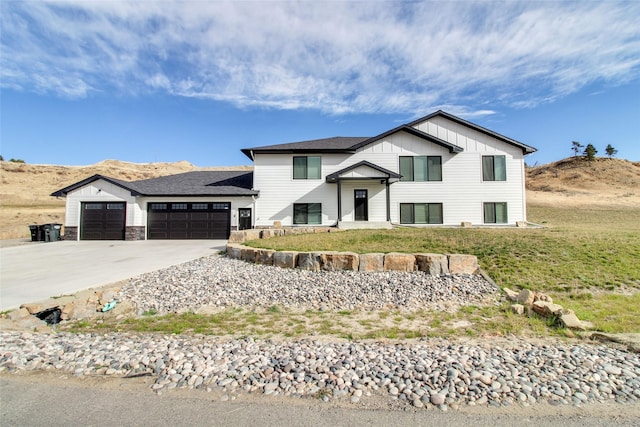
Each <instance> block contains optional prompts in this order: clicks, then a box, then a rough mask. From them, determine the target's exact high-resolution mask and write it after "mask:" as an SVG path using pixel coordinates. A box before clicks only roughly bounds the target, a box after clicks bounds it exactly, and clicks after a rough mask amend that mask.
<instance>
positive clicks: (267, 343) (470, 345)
mask: <svg viewBox="0 0 640 427" xmlns="http://www.w3.org/2000/svg"><path fill="white" fill-rule="evenodd" d="M496 292H497V290H496V289H495V288H494V287H493V286H492V285H490V284H489V283H487V282H486V281H485V280H483V279H482V278H480V277H475V276H455V277H452V276H428V275H425V274H422V273H399V272H384V273H366V274H365V273H353V272H319V273H312V272H308V271H302V270H285V269H279V268H275V267H267V266H260V265H253V264H247V263H244V262H242V261H237V260H230V259H227V258H225V257H223V256H212V257H207V258H202V259H199V260H195V261H193V262H188V263H185V264H181V265H178V266H174V267H171V268H168V269H164V270H160V271H157V272H154V273H149V274H145V275H143V276H140V277H137V278H134V279H131V280H130V281H129V282H128V283H127V284H126V285H125V286H123V288H122V292H121V294H120V296H119V298H120V299H127V300H131V301H133V302H135V303H136V304H137V305H138V307H139V308H140V309H141V310H150V309H154V310H157V311H158V313H170V312H177V311H189V310H195V309H197V308H198V307H200V306H202V305H214V306H220V307H228V306H271V305H273V304H277V305H283V306H291V307H310V308H326V309H330V310H336V309H337V310H341V309H351V308H371V309H383V308H387V307H389V306H392V307H396V308H408V309H413V308H428V309H437V308H438V307H450V306H451V304H458V305H460V304H478V303H481V302H483V301H485V302H486V301H487V300H488V301H494V300H495V297H496ZM30 370H47V371H49V370H52V371H62V372H66V373H69V374H72V375H75V376H79V377H83V376H92V375H104V376H116V377H123V376H137V375H149V376H151V377H152V378H153V384H152V385H151V388H152V389H153V390H154V391H156V392H157V393H162V392H164V391H166V390H171V389H175V388H193V389H198V390H204V391H212V392H216V393H218V394H219V395H220V396H221V399H223V400H226V399H234V398H235V396H237V395H238V394H240V393H253V394H263V395H275V396H291V397H309V398H316V399H322V400H325V401H329V400H333V399H343V400H346V401H350V402H351V403H353V404H358V403H365V402H366V401H367V399H369V398H371V396H378V397H379V396H380V395H382V396H384V397H386V398H387V401H388V402H390V403H392V402H398V403H404V404H405V405H413V406H414V407H416V408H423V407H434V406H435V407H439V408H440V409H443V410H446V409H448V408H456V407H458V406H459V405H493V406H508V405H514V404H520V405H531V404H535V403H538V402H549V403H552V404H573V405H582V404H585V403H589V402H612V401H615V402H619V403H634V402H635V403H637V401H638V400H640V357H639V355H638V354H637V353H631V352H627V351H623V350H620V349H616V348H611V347H607V346H603V345H591V344H585V343H579V344H568V343H564V342H561V341H558V340H553V339H552V340H549V341H546V342H542V341H531V340H524V339H519V338H512V339H500V340H493V339H484V340H482V339H479V340H466V341H465V340H455V339H454V340H445V339H434V338H428V339H420V340H410V341H402V342H398V343H392V342H388V341H382V342H379V341H376V342H373V341H362V342H357V341H345V340H340V339H332V338H329V339H327V338H323V339H302V340H282V341H278V340H263V339H260V340H254V339H252V338H244V339H229V338H224V337H215V336H203V335H189V336H182V335H158V334H131V333H106V334H98V333H79V334H71V333H62V332H60V333H54V334H34V333H26V332H10V331H0V371H10V372H20V371H30Z"/></svg>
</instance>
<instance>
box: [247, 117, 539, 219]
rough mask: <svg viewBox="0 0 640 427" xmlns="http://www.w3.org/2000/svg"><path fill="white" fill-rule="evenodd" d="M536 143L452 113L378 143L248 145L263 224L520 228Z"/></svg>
mask: <svg viewBox="0 0 640 427" xmlns="http://www.w3.org/2000/svg"><path fill="white" fill-rule="evenodd" d="M535 151H536V150H535V148H533V147H530V146H527V145H525V144H523V143H521V142H518V141H515V140H513V139H511V138H508V137H506V136H503V135H500V134H498V133H496V132H493V131H491V130H489V129H486V128H483V127H481V126H478V125H476V124H473V123H470V122H468V121H466V120H463V119H461V118H459V117H456V116H453V115H451V114H448V113H446V112H444V111H437V112H435V113H433V114H430V115H428V116H425V117H422V118H420V119H417V120H415V121H413V122H411V123H408V124H404V125H401V126H398V127H396V128H393V129H391V130H389V131H387V132H384V133H382V134H380V135H377V136H374V137H362V138H328V139H317V140H312V141H302V142H295V143H290V144H279V145H271V146H263V147H254V148H247V149H243V150H242V152H243V153H244V154H245V155H246V156H247V157H249V158H250V159H251V160H252V161H253V164H254V175H253V189H254V190H256V191H258V192H259V193H260V197H259V199H258V201H257V203H256V211H255V221H254V225H255V226H256V227H265V226H270V225H272V224H273V223H274V221H280V222H281V223H282V225H284V226H298V225H323V226H332V225H336V224H338V225H339V226H340V227H344V228H353V227H357V228H361V227H378V226H381V225H382V226H383V225H390V224H406V225H412V226H413V225H421V226H427V225H449V226H454V225H460V224H461V223H463V222H464V223H472V224H474V225H497V224H503V225H515V224H516V223H518V222H520V221H526V201H525V182H524V180H525V171H524V156H525V155H527V154H529V153H533V152H535Z"/></svg>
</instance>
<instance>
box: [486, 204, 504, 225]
mask: <svg viewBox="0 0 640 427" xmlns="http://www.w3.org/2000/svg"><path fill="white" fill-rule="evenodd" d="M484 222H485V224H506V223H507V222H509V221H508V220H507V204H506V203H505V202H500V203H493V202H492V203H485V204H484Z"/></svg>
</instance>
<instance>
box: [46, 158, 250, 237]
mask: <svg viewBox="0 0 640 427" xmlns="http://www.w3.org/2000/svg"><path fill="white" fill-rule="evenodd" d="M252 187H253V172H251V171H250V170H219V171H194V172H186V173H182V174H177V175H169V176H163V177H158V178H150V179H143V180H140V181H122V180H119V179H115V178H110V177H107V176H102V175H94V176H92V177H89V178H87V179H84V180H82V181H80V182H77V183H75V184H72V185H70V186H68V187H65V188H63V189H61V190H58V191H56V192H54V193H52V194H51V195H52V196H55V197H66V199H67V210H66V214H65V223H64V236H63V238H64V240H145V239H155V240H158V239H166V240H170V239H174V240H177V239H185V240H186V239H212V240H214V239H216V240H217V239H227V238H229V234H230V233H231V230H232V229H237V228H238V227H240V226H242V228H251V227H252V226H253V216H252V212H253V211H254V205H255V200H256V198H257V197H258V192H257V191H255V190H253V188H252Z"/></svg>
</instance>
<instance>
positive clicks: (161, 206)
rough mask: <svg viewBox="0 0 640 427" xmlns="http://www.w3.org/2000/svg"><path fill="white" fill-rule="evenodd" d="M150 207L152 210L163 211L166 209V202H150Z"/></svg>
mask: <svg viewBox="0 0 640 427" xmlns="http://www.w3.org/2000/svg"><path fill="white" fill-rule="evenodd" d="M151 209H152V210H154V211H165V210H167V204H166V203H151Z"/></svg>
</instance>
